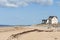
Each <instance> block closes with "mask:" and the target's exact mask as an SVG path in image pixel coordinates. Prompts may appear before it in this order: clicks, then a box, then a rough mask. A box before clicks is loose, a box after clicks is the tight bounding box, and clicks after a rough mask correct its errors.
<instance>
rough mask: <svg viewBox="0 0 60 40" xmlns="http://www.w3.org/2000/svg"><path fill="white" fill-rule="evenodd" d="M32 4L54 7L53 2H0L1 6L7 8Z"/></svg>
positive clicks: (37, 0)
mask: <svg viewBox="0 0 60 40" xmlns="http://www.w3.org/2000/svg"><path fill="white" fill-rule="evenodd" d="M30 3H37V4H41V5H52V4H53V0H0V6H5V7H20V6H23V7H24V6H28V5H29V4H30Z"/></svg>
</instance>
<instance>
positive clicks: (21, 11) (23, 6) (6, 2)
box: [0, 0, 60, 25]
mask: <svg viewBox="0 0 60 40" xmlns="http://www.w3.org/2000/svg"><path fill="white" fill-rule="evenodd" d="M49 16H57V17H58V20H59V22H60V0H0V25H33V24H40V23H41V22H42V19H47V18H48V17H49Z"/></svg>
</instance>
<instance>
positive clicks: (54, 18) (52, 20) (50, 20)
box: [42, 16, 58, 24]
mask: <svg viewBox="0 0 60 40" xmlns="http://www.w3.org/2000/svg"><path fill="white" fill-rule="evenodd" d="M42 23H43V24H58V17H57V16H49V18H48V19H47V20H45V19H44V20H42Z"/></svg>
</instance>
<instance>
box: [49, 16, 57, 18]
mask: <svg viewBox="0 0 60 40" xmlns="http://www.w3.org/2000/svg"><path fill="white" fill-rule="evenodd" d="M53 17H56V18H57V16H49V18H53Z"/></svg>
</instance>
